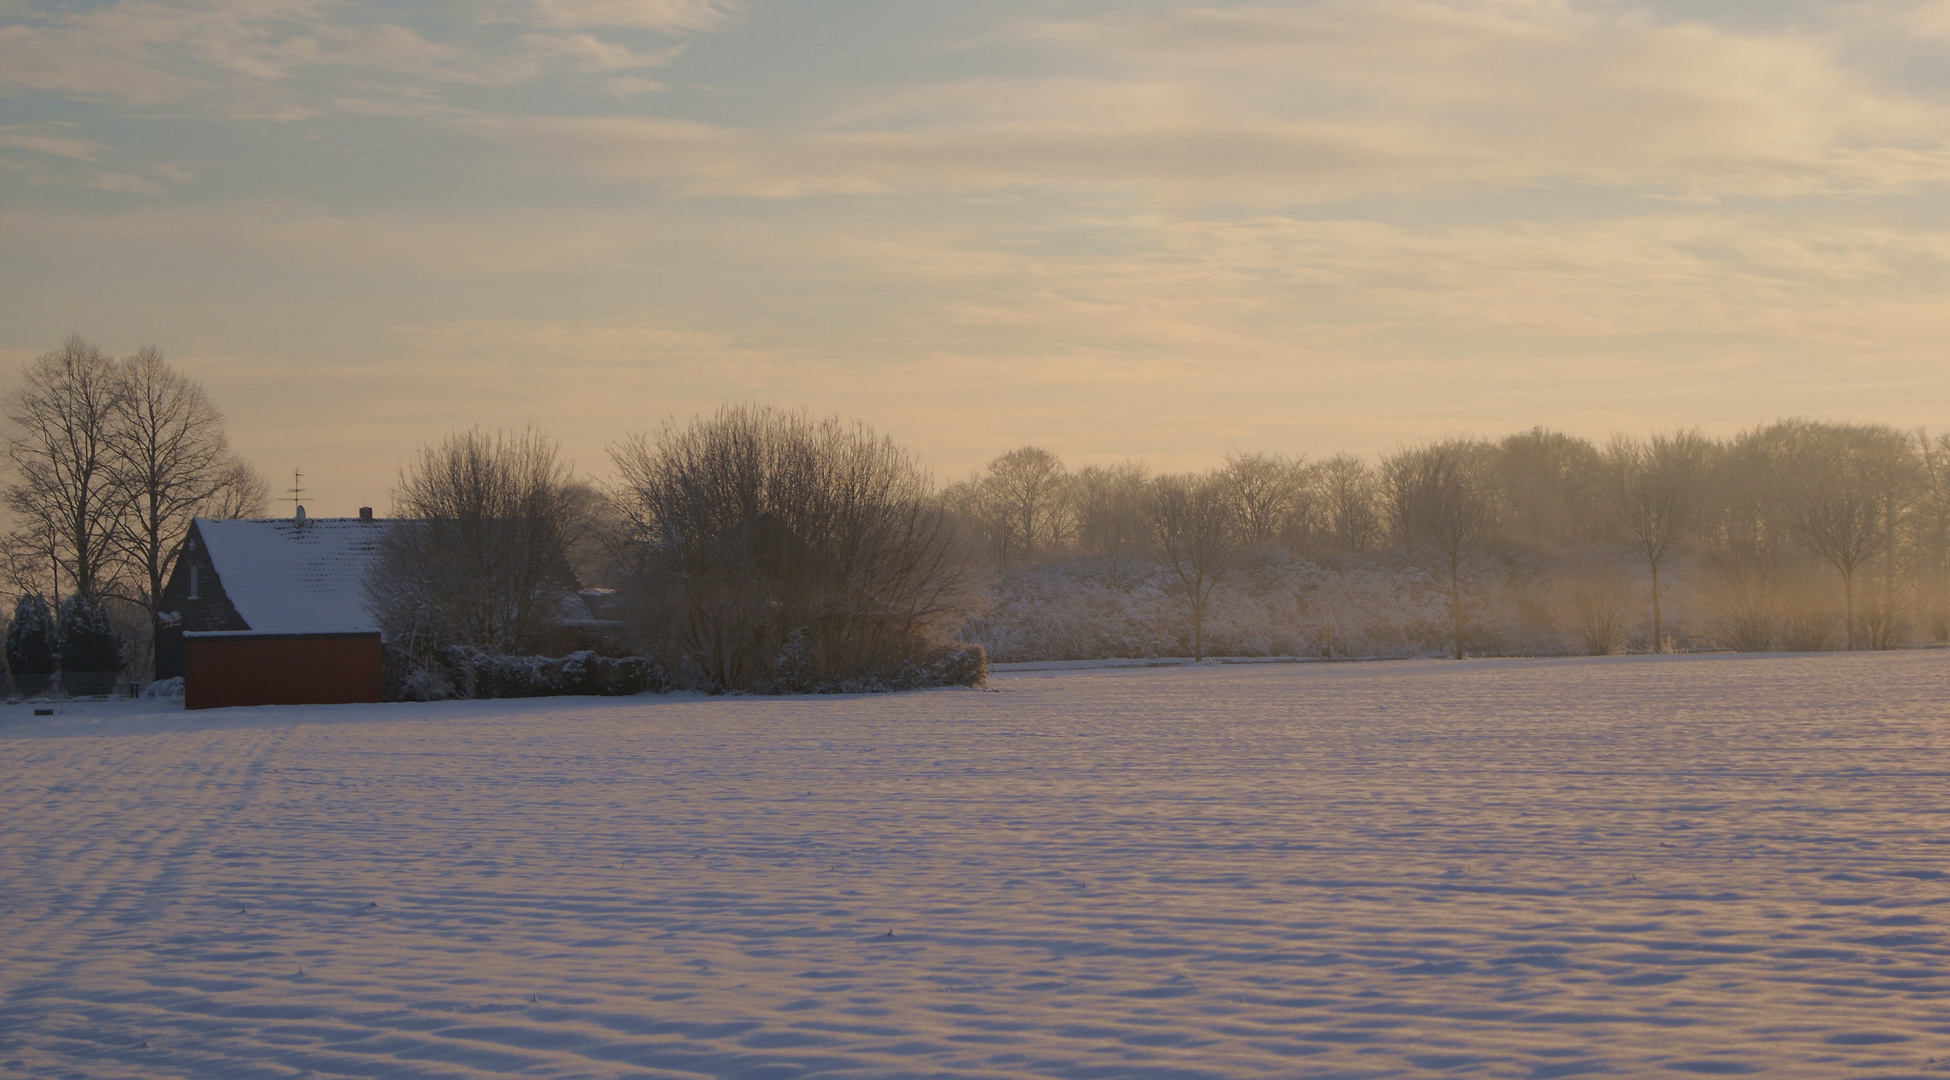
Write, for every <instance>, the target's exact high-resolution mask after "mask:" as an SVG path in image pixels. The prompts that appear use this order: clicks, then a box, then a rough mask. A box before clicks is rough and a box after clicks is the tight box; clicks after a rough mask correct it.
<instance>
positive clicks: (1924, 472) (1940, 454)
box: [1915, 431, 1950, 642]
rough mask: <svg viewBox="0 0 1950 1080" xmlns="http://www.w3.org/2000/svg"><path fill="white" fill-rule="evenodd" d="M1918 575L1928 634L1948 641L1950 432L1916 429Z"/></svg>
mask: <svg viewBox="0 0 1950 1080" xmlns="http://www.w3.org/2000/svg"><path fill="white" fill-rule="evenodd" d="M1915 438H1916V458H1917V469H1918V473H1919V477H1918V478H1919V481H1920V484H1919V489H1918V497H1917V504H1916V519H1915V520H1916V524H1915V535H1916V546H1917V577H1918V578H1919V583H1920V584H1921V586H1922V594H1923V596H1922V603H1923V609H1924V612H1925V617H1926V618H1927V620H1928V622H1929V631H1930V636H1931V637H1932V638H1933V639H1934V640H1936V641H1939V642H1941V641H1950V435H1938V436H1937V437H1936V438H1934V439H1932V438H1930V435H1929V433H1928V432H1925V431H1918V432H1916V435H1915Z"/></svg>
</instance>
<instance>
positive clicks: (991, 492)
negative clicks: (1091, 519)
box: [982, 446, 1069, 566]
mask: <svg viewBox="0 0 1950 1080" xmlns="http://www.w3.org/2000/svg"><path fill="white" fill-rule="evenodd" d="M982 485H983V488H984V490H985V491H986V493H987V495H988V498H989V499H990V500H991V501H992V502H993V503H994V505H995V507H996V509H997V511H998V514H997V516H998V517H999V519H1000V520H1002V521H1004V522H1006V523H1007V528H1008V532H1007V533H1006V534H1005V535H1006V537H1007V539H1006V540H1005V541H1004V544H1003V547H1002V553H1003V554H1002V559H1001V562H1002V565H1004V566H1007V565H1009V553H1010V551H1011V550H1013V551H1014V552H1015V553H1016V555H1017V557H1018V559H1019V561H1021V562H1030V561H1033V560H1034V559H1035V558H1036V557H1037V555H1038V554H1048V553H1052V552H1054V551H1055V550H1056V549H1057V548H1058V547H1059V546H1060V545H1061V544H1062V542H1063V540H1064V539H1065V537H1066V535H1067V533H1068V529H1067V527H1066V526H1067V522H1066V521H1065V516H1066V511H1067V510H1068V505H1067V504H1068V497H1069V474H1068V473H1067V472H1065V470H1064V468H1063V462H1062V461H1061V460H1060V459H1059V458H1057V456H1056V455H1055V454H1052V453H1050V452H1049V451H1048V450H1045V449H1043V448H1042V447H1040V446H1025V447H1022V448H1020V449H1016V450H1011V451H1009V452H1008V453H1006V454H1003V455H1002V456H1001V457H999V458H996V459H995V460H994V461H991V462H989V467H988V475H987V476H986V477H984V478H983V481H982Z"/></svg>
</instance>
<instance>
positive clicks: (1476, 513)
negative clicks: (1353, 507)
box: [1381, 439, 1496, 660]
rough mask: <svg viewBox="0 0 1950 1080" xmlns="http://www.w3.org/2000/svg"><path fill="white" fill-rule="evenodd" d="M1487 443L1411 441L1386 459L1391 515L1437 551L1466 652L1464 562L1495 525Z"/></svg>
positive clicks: (1411, 538)
mask: <svg viewBox="0 0 1950 1080" xmlns="http://www.w3.org/2000/svg"><path fill="white" fill-rule="evenodd" d="M1482 456H1483V447H1482V445H1481V444H1479V443H1474V442H1469V441H1465V440H1456V439H1452V440H1449V441H1447V442H1439V443H1428V444H1426V445H1423V446H1417V447H1410V448H1407V449H1404V450H1400V451H1398V452H1396V453H1394V454H1391V455H1389V456H1388V457H1387V458H1385V459H1384V460H1383V461H1382V466H1381V468H1382V477H1383V480H1384V483H1385V487H1386V493H1387V498H1388V509H1389V516H1390V518H1391V519H1392V524H1393V525H1394V527H1395V532H1396V534H1397V535H1398V536H1399V537H1400V538H1401V540H1402V542H1403V543H1404V544H1405V545H1407V546H1409V547H1411V548H1414V547H1420V548H1424V549H1426V550H1430V551H1433V552H1434V553H1435V554H1436V556H1437V557H1438V558H1440V559H1441V560H1442V565H1443V567H1444V569H1446V570H1447V571H1448V576H1449V638H1450V643H1451V646H1452V649H1453V651H1454V654H1455V658H1456V659H1458V660H1460V659H1462V655H1463V646H1462V641H1463V621H1464V620H1463V597H1462V564H1463V560H1464V558H1466V557H1467V556H1468V555H1469V553H1470V552H1471V551H1472V550H1474V549H1475V548H1476V547H1477V546H1478V545H1479V544H1481V543H1482V542H1483V541H1484V540H1486V539H1488V538H1489V535H1490V531H1491V529H1492V527H1493V526H1494V525H1495V521H1496V518H1495V514H1494V512H1493V509H1492V507H1491V504H1490V501H1489V498H1488V497H1487V493H1486V492H1485V491H1484V486H1485V485H1484V483H1483V481H1482V479H1481V476H1480V473H1481V471H1482V466H1481V460H1480V459H1481V458H1482Z"/></svg>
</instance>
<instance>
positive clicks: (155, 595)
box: [105, 346, 263, 647]
mask: <svg viewBox="0 0 1950 1080" xmlns="http://www.w3.org/2000/svg"><path fill="white" fill-rule="evenodd" d="M118 377H119V379H120V382H121V387H120V392H119V393H117V394H116V395H115V396H114V399H113V403H112V405H111V407H110V410H109V416H108V423H107V434H106V445H107V454H106V456H105V464H106V468H107V475H108V478H109V482H110V484H111V485H112V486H113V488H114V489H115V491H116V492H117V493H118V496H119V497H118V498H117V500H116V501H117V502H119V504H120V506H121V510H122V512H121V514H120V515H119V517H118V518H117V519H116V520H115V522H114V523H113V524H114V530H113V532H112V533H111V534H110V536H111V540H112V542H113V544H114V546H115V550H116V553H117V554H118V555H119V556H120V558H121V560H122V561H123V563H124V565H125V566H126V567H128V569H129V571H130V578H131V579H132V580H131V581H130V584H132V585H134V586H135V590H134V592H135V595H132V596H126V597H123V599H125V600H128V601H129V602H131V603H134V604H138V605H140V606H141V607H143V608H144V609H145V610H147V611H148V613H149V620H150V630H151V635H150V638H149V643H150V646H151V647H153V642H154V631H155V629H156V626H157V623H156V620H157V618H158V614H157V613H158V611H159V607H158V605H159V604H160V602H161V597H162V589H163V583H164V581H165V580H167V578H168V576H169V572H170V568H171V566H172V565H173V564H174V562H175V558H176V553H177V549H178V547H180V545H181V544H182V542H183V538H184V536H185V535H187V534H188V532H189V527H190V520H191V519H192V518H194V517H196V516H197V515H199V514H211V513H213V512H217V513H221V512H225V511H230V510H233V509H243V508H245V507H247V506H248V505H249V504H250V503H252V502H256V503H260V504H261V502H262V495H261V491H262V488H263V481H262V480H261V479H260V478H258V477H257V476H256V474H255V472H254V471H252V470H251V469H250V467H249V466H248V465H245V464H244V463H243V462H241V461H239V460H237V459H236V458H235V457H234V456H232V455H231V453H230V448H229V441H228V439H227V438H226V437H225V435H224V430H223V414H222V413H220V412H218V411H217V407H216V406H215V405H214V404H212V403H211V401H210V398H209V396H208V395H207V394H205V393H204V392H203V388H202V387H201V386H198V385H197V384H196V383H194V382H192V381H190V380H189V379H187V378H185V377H184V376H183V375H182V374H180V373H179V372H177V371H175V370H173V369H171V368H170V366H169V365H168V364H166V363H164V362H163V358H162V354H161V353H159V352H157V351H156V350H155V349H154V348H153V347H148V346H145V347H143V348H142V349H140V350H138V351H137V352H136V353H135V355H133V356H131V357H129V358H128V359H126V360H124V361H122V364H121V368H120V371H119V372H118Z"/></svg>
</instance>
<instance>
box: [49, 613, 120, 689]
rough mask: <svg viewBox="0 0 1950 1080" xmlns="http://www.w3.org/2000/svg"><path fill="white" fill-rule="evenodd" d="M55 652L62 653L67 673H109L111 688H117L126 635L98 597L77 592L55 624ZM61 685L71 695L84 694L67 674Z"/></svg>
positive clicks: (62, 666) (61, 656) (65, 672)
mask: <svg viewBox="0 0 1950 1080" xmlns="http://www.w3.org/2000/svg"><path fill="white" fill-rule="evenodd" d="M55 651H56V652H57V653H58V654H59V655H60V658H61V671H62V672H63V673H64V676H66V675H69V674H73V673H80V674H83V675H90V674H98V673H101V672H107V673H108V676H109V678H108V685H109V689H111V690H112V689H113V688H114V681H115V673H116V672H118V671H121V670H122V636H121V635H120V634H117V633H116V632H115V627H114V626H112V625H110V623H109V621H108V612H107V611H105V610H103V608H102V606H101V604H99V603H97V602H96V600H95V598H94V597H92V596H87V595H85V594H82V593H75V594H74V595H72V596H70V597H68V598H67V599H66V600H63V601H61V614H60V617H59V618H58V619H57V620H56V623H55ZM61 686H62V689H64V690H66V691H67V692H68V693H70V694H80V693H83V691H81V690H77V689H76V688H75V687H73V686H71V685H69V684H68V679H67V678H65V677H64V678H63V679H62V683H61ZM91 692H93V693H105V692H107V691H101V690H95V691H91Z"/></svg>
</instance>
